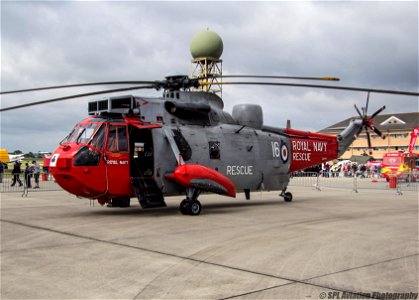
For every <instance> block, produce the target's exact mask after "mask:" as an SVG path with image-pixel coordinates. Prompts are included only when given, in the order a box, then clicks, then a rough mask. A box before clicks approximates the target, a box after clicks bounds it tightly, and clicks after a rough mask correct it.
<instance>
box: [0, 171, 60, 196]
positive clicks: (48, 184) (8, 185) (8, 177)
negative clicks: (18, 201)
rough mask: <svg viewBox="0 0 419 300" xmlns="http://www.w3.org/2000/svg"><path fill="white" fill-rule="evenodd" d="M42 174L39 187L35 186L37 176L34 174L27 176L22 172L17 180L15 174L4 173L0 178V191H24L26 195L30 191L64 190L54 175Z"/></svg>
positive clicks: (23, 193)
mask: <svg viewBox="0 0 419 300" xmlns="http://www.w3.org/2000/svg"><path fill="white" fill-rule="evenodd" d="M41 175H42V176H40V177H39V188H35V187H36V185H35V178H34V176H33V175H32V176H28V177H26V178H25V175H24V173H21V174H19V176H18V177H16V180H15V179H14V178H15V176H14V175H13V174H11V173H3V175H2V177H1V180H0V193H22V196H26V195H28V193H29V192H31V193H32V192H38V191H42V192H45V191H60V190H62V188H61V187H60V186H59V185H58V184H57V183H56V182H55V180H54V177H52V176H51V175H47V174H41ZM13 183H14V184H13Z"/></svg>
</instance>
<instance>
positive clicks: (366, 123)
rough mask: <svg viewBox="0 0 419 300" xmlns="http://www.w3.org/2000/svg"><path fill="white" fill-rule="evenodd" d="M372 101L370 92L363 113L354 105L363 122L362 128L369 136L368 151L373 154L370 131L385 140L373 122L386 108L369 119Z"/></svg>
mask: <svg viewBox="0 0 419 300" xmlns="http://www.w3.org/2000/svg"><path fill="white" fill-rule="evenodd" d="M369 101H370V93H369V92H368V95H367V102H366V105H365V107H362V108H361V110H362V113H361V111H360V110H359V109H358V107H357V106H356V105H354V107H355V110H356V111H357V113H358V115H359V117H360V118H361V120H362V128H363V129H364V130H365V132H366V134H367V140H368V149H369V153H370V154H372V151H371V149H372V146H371V136H370V131H369V129H371V130H372V131H373V132H375V134H377V135H378V136H379V137H381V138H382V139H385V135H384V134H383V133H382V132H381V131H380V130H378V129H377V128H376V127H375V125H374V122H373V119H374V118H375V117H376V116H377V115H378V114H379V113H381V112H382V111H383V110H384V109H385V108H386V107H385V106H383V107H381V108H380V109H378V110H377V111H376V112H375V113H373V114H372V115H371V116H369V117H368V104H369Z"/></svg>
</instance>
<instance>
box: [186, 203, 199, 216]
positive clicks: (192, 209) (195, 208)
mask: <svg viewBox="0 0 419 300" xmlns="http://www.w3.org/2000/svg"><path fill="white" fill-rule="evenodd" d="M201 209H202V206H201V203H200V202H199V201H198V200H191V201H190V203H189V214H190V215H191V216H197V215H199V214H200V213H201Z"/></svg>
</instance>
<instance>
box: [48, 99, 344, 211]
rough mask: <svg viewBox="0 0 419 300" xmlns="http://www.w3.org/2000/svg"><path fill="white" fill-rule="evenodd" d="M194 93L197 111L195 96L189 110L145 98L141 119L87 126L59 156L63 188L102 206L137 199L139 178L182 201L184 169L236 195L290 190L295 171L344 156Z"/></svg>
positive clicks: (98, 120)
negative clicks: (246, 121)
mask: <svg viewBox="0 0 419 300" xmlns="http://www.w3.org/2000/svg"><path fill="white" fill-rule="evenodd" d="M192 94H195V95H192V96H201V98H199V99H200V101H199V102H198V104H197V105H196V104H195V105H191V106H188V104H187V103H188V101H191V100H190V97H192V96H191V95H188V97H189V98H187V99H186V100H185V101H183V102H182V101H180V100H179V101H180V103H181V104H182V105H183V106H182V105H178V104H177V102H175V100H174V99H167V98H155V99H149V98H147V99H144V98H138V99H139V100H138V101H137V103H140V105H137V107H136V108H137V111H138V112H137V113H136V114H133V113H132V112H129V114H128V115H126V114H123V113H102V114H101V115H95V116H91V117H89V118H87V119H85V120H84V121H82V122H80V123H79V124H77V125H76V126H75V128H74V130H73V131H72V132H71V133H70V135H69V136H68V137H67V138H66V139H65V140H64V141H63V142H61V144H60V145H59V146H58V148H57V149H56V150H55V151H54V153H53V155H52V158H51V163H50V169H51V173H52V174H53V175H54V177H55V179H56V181H57V183H58V184H59V185H61V186H62V187H63V188H64V189H65V190H67V191H68V192H70V193H72V194H75V195H77V196H80V197H86V198H93V199H99V202H101V203H105V202H107V201H108V200H109V199H112V198H115V197H123V196H129V197H132V196H134V195H135V191H134V189H133V186H132V179H133V178H148V179H150V180H152V181H153V182H154V183H155V185H156V186H157V187H158V188H159V189H160V190H161V191H162V193H163V194H164V195H165V196H168V195H177V194H179V193H183V192H184V187H182V186H180V185H179V184H178V183H177V182H176V181H174V180H173V178H172V177H171V175H172V174H173V172H174V170H175V169H176V167H177V166H178V165H179V164H193V165H202V166H206V167H208V168H210V169H213V170H215V171H217V172H219V173H220V174H222V175H225V176H226V177H228V178H229V179H230V180H231V182H232V183H233V184H234V186H235V188H236V190H237V191H243V190H260V189H266V190H285V189H286V187H287V185H288V182H289V178H290V174H291V173H292V172H294V171H297V170H301V169H305V168H308V167H310V166H313V165H317V164H320V163H323V162H326V161H330V160H332V159H336V158H337V157H338V153H339V151H340V149H339V142H338V140H337V138H336V137H333V136H327V135H322V134H316V133H310V132H305V131H298V130H294V129H289V128H286V129H281V128H272V127H266V126H259V128H252V127H249V126H246V125H243V124H240V123H239V122H238V121H236V120H234V119H233V118H232V117H231V116H230V115H229V114H228V113H226V112H224V111H223V110H222V108H223V107H222V101H221V99H219V98H218V97H217V98H214V97H213V96H214V95H211V96H210V97H209V98H202V95H198V94H202V93H192ZM202 99H203V100H202ZM176 101H178V100H176ZM220 101H221V102H220ZM169 102H170V103H169ZM168 103H169V104H170V105H168ZM173 103H175V104H174V105H175V106H176V107H175V109H173V105H172V104H173ZM205 105H208V107H209V108H208V107H206V106H205ZM202 176H203V177H205V174H203V175H202Z"/></svg>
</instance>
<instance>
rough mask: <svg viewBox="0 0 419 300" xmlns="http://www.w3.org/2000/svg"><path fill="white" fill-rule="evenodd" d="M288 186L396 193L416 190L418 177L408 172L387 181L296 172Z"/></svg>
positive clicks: (374, 176) (370, 176) (366, 177)
mask: <svg viewBox="0 0 419 300" xmlns="http://www.w3.org/2000/svg"><path fill="white" fill-rule="evenodd" d="M290 186H304V187H312V188H313V189H316V190H318V191H321V190H322V189H323V188H339V189H348V190H351V191H352V192H355V193H358V192H359V190H362V189H380V190H389V191H394V192H395V193H396V194H398V195H402V194H403V192H418V190H419V177H418V176H417V174H413V173H412V174H410V173H409V174H408V175H407V176H406V175H405V176H403V177H401V178H394V179H393V180H391V179H390V181H387V180H386V179H384V178H379V176H378V175H376V174H373V175H367V174H365V175H364V174H359V175H358V176H356V175H355V176H349V175H346V176H345V175H344V174H343V173H340V174H339V175H338V174H336V173H324V172H320V173H314V172H296V173H294V174H293V176H292V177H291V179H290Z"/></svg>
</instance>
